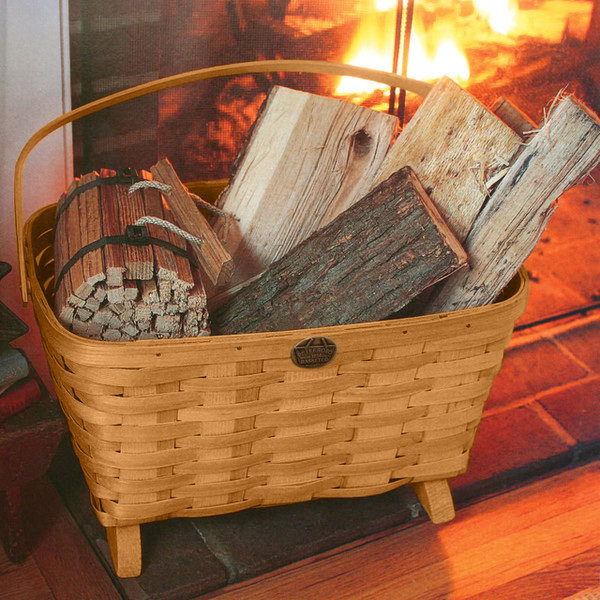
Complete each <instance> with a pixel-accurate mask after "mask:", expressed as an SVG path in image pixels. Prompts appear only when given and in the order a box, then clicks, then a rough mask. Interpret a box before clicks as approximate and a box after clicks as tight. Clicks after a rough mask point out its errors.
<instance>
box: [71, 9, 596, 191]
mask: <svg viewBox="0 0 600 600" xmlns="http://www.w3.org/2000/svg"><path fill="white" fill-rule="evenodd" d="M413 5H414V11H412V10H410V9H411V8H412V6H413ZM597 5H598V3H597V2H596V6H595V7H594V2H593V0H519V1H517V0H458V1H457V0H435V1H432V0H416V1H414V2H406V0H405V1H404V2H402V0H220V1H218V2H206V1H200V0H186V1H184V2H165V1H164V0H146V1H144V2H135V3H134V2H128V3H116V2H114V1H113V2H106V1H100V0H86V1H85V2H84V1H82V0H71V2H70V9H71V30H72V43H71V54H72V87H73V98H72V100H73V106H78V105H81V104H83V103H86V102H89V101H91V100H94V99H96V98H98V97H101V96H103V95H106V94H108V93H111V92H114V91H116V90H118V89H122V88H124V87H128V86H130V85H134V84H137V83H141V82H143V81H147V80H150V79H154V78H157V77H163V76H167V75H170V74H173V73H177V72H181V71H186V70H192V69H196V68H200V67H206V66H212V65H216V64H225V63H231V62H241V61H248V60H260V59H274V58H304V59H319V60H329V61H337V62H346V63H350V64H356V65H361V66H368V67H372V68H377V69H381V70H385V71H390V70H392V68H393V64H394V58H395V55H396V57H397V58H400V60H399V61H396V62H397V63H398V70H400V69H401V67H402V60H401V58H402V54H403V50H404V49H405V47H406V45H405V43H404V40H403V39H402V40H401V39H400V38H402V37H403V32H404V33H405V32H406V30H407V27H406V21H407V16H408V13H412V14H411V15H410V27H409V29H410V32H409V33H410V38H409V43H410V45H409V50H408V63H407V65H405V66H406V67H407V69H406V70H407V74H408V76H410V77H414V78H417V79H427V80H433V79H436V78H438V77H440V76H441V75H448V76H450V77H452V78H454V79H455V80H456V81H458V82H459V83H460V84H461V85H463V86H465V87H467V88H468V89H469V91H471V92H472V93H473V94H474V95H475V96H476V97H478V98H479V99H480V100H482V101H483V102H484V103H488V104H490V103H491V102H493V100H494V99H495V98H497V97H498V96H505V97H507V98H508V99H510V100H512V101H514V102H516V103H517V104H518V105H519V106H520V107H521V108H522V109H523V110H524V111H525V112H526V113H528V114H529V116H531V117H532V118H533V119H534V120H536V121H539V120H540V119H541V118H542V117H543V115H542V114H541V110H540V107H542V106H544V105H546V104H548V103H549V102H550V101H551V99H552V96H553V95H554V94H556V92H557V91H558V90H559V89H561V88H564V87H566V88H567V90H568V91H571V92H574V93H576V94H577V95H578V96H579V97H581V98H582V99H584V100H585V101H586V102H588V103H589V104H591V105H592V107H593V108H596V109H599V108H600V96H599V93H598V92H599V90H598V88H599V86H600V81H599V79H598V76H597V75H596V73H595V69H594V68H593V63H594V60H597V53H598V47H599V44H600V42H599V41H598V37H599V35H598V20H599V19H598V6H597ZM592 12H594V18H593V19H592ZM400 42H402V43H400ZM395 49H396V53H395ZM573 65H577V68H576V69H575V70H574V69H573ZM275 83H280V84H283V85H286V86H289V87H297V88H299V89H303V90H305V91H310V92H314V93H318V94H325V95H333V96H336V97H341V98H345V99H348V100H351V101H353V102H357V103H361V104H364V105H366V106H369V107H372V108H377V109H380V110H387V109H388V107H389V105H390V102H389V94H390V90H389V89H385V88H384V87H383V86H381V87H377V86H375V85H369V84H368V83H366V82H364V81H361V80H352V79H342V80H339V79H337V80H336V79H335V78H331V77H326V76H318V75H298V74H281V75H277V74H273V75H265V74H259V75H247V76H244V77H237V78H230V79H217V80H212V81H210V82H204V83H200V84H196V85H192V86H185V87H183V88H177V89H175V90H170V91H166V92H162V93H161V94H159V95H155V96H152V97H147V98H143V99H140V100H136V101H134V102H130V103H129V104H128V105H126V106H124V107H118V108H114V109H111V110H109V111H103V112H102V113H100V114H99V115H96V116H92V117H89V118H87V119H86V120H84V121H83V122H82V123H81V124H80V125H77V126H76V127H75V157H76V168H75V171H76V173H77V172H85V171H88V170H90V169H92V168H98V167H100V166H104V167H111V168H112V167H118V166H122V165H124V164H127V165H132V166H136V167H142V166H145V165H148V164H151V163H152V162H154V161H155V160H156V157H157V156H162V155H166V156H169V158H170V159H171V161H172V162H173V163H174V165H175V167H176V168H177V169H178V171H179V172H180V173H181V174H182V176H183V177H184V179H185V180H187V181H193V180H198V179H211V178H221V177H226V176H227V174H228V167H229V165H230V164H231V162H232V160H233V158H234V157H235V154H236V152H237V151H238V149H239V148H240V146H241V143H242V141H243V139H244V137H245V136H246V133H247V131H248V129H249V127H250V126H251V124H252V123H253V121H254V118H255V116H256V113H257V111H258V108H259V106H260V105H261V103H262V101H263V100H264V98H265V95H266V93H267V91H268V90H269V88H270V87H271V86H272V85H273V84H275ZM416 106H417V100H416V98H411V97H410V96H409V97H408V98H407V102H406V111H407V114H406V118H410V114H411V113H412V112H414V109H415V108H416Z"/></svg>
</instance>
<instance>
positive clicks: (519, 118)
mask: <svg viewBox="0 0 600 600" xmlns="http://www.w3.org/2000/svg"><path fill="white" fill-rule="evenodd" d="M492 112H493V113H494V114H495V115H496V116H497V117H498V118H499V119H502V121H504V123H506V124H507V125H508V126H509V127H510V128H511V129H512V130H513V131H514V132H516V133H518V134H519V135H520V136H521V138H523V139H525V138H527V137H529V135H531V133H532V132H535V130H536V129H537V125H536V124H535V123H534V122H533V120H532V119H531V118H530V117H528V116H527V115H526V114H525V113H524V112H523V111H522V110H521V109H520V108H519V107H518V106H515V105H514V104H513V103H512V102H511V101H510V100H507V99H506V98H502V97H500V98H498V99H497V100H496V101H495V102H494V104H493V105H492Z"/></svg>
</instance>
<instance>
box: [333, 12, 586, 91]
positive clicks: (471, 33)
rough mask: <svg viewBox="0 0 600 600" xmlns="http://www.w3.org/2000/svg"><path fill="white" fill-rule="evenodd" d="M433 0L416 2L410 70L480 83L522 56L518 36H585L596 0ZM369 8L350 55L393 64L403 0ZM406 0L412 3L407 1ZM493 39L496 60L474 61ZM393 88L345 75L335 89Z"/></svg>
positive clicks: (388, 67) (358, 60)
mask: <svg viewBox="0 0 600 600" xmlns="http://www.w3.org/2000/svg"><path fill="white" fill-rule="evenodd" d="M522 4H526V6H521V7H520V8H519V1H518V0H460V2H459V1H458V0H435V1H434V0H431V1H430V2H427V3H426V2H415V10H414V21H413V26H412V31H411V37H410V50H409V57H408V58H409V61H408V71H407V73H408V76H409V77H412V78H414V79H422V80H428V81H432V80H435V79H439V78H440V77H441V76H443V75H446V76H448V77H450V78H452V79H454V80H455V81H457V82H458V83H460V84H461V85H465V84H467V83H470V84H474V83H477V82H480V81H482V80H484V79H486V78H489V77H491V76H493V74H494V73H495V72H496V71H497V70H498V69H499V68H506V67H507V66H510V65H512V64H513V62H514V61H515V56H516V55H515V52H514V51H513V50H512V49H513V48H515V47H516V42H517V40H518V39H519V38H520V37H522V36H526V37H527V38H529V39H531V38H539V39H541V40H545V41H547V42H550V43H558V42H560V40H561V38H562V36H563V35H564V33H565V31H566V30H567V29H568V33H569V36H575V37H578V38H579V39H584V38H585V36H586V32H587V27H588V24H589V21H590V14H591V8H592V5H593V3H592V2H586V1H584V0H581V1H579V2H577V1H574V0H535V2H528V3H522ZM362 5H363V6H365V5H369V7H370V10H368V11H367V12H366V14H365V15H364V16H363V17H362V18H361V20H360V26H359V28H358V30H357V32H356V35H355V38H354V39H353V40H352V44H351V47H350V48H349V50H348V53H347V55H346V56H345V57H344V62H346V63H349V64H351V65H355V66H361V67H370V68H373V69H379V70H381V71H392V69H393V64H392V59H393V49H394V39H395V35H396V8H397V1H396V0H362ZM405 6H406V4H405ZM489 42H492V43H494V44H495V45H496V47H497V48H498V52H497V56H496V57H495V58H494V59H493V60H490V61H485V60H481V61H479V62H478V63H476V64H473V65H471V67H472V68H471V69H470V68H469V67H470V65H469V63H468V60H467V53H468V55H469V56H478V55H480V54H481V48H483V47H485V46H486V45H487V44H488V43H489ZM375 90H382V92H381V95H382V96H384V95H385V94H386V92H387V90H388V88H387V87H386V86H384V85H380V84H376V83H371V82H366V81H364V80H362V79H355V78H349V77H343V78H342V79H341V80H340V83H339V86H338V88H337V90H336V94H337V95H340V96H343V95H347V96H355V97H357V98H360V99H361V101H362V100H363V99H364V97H365V96H367V95H371V94H373V92H374V91H375Z"/></svg>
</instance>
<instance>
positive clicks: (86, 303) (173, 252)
mask: <svg viewBox="0 0 600 600" xmlns="http://www.w3.org/2000/svg"><path fill="white" fill-rule="evenodd" d="M167 199H168V201H167ZM140 219H142V221H140ZM156 219H158V220H159V221H156ZM182 222H183V223H185V228H186V232H187V233H188V234H191V235H189V236H188V238H189V239H191V240H192V241H191V242H189V243H186V240H185V239H184V238H182V237H181V236H180V235H179V229H178V228H177V227H176V226H175V227H173V226H172V225H175V224H176V223H182ZM169 226H171V227H170V229H168V228H165V227H169ZM54 249H55V274H56V277H55V282H56V283H55V312H56V314H57V316H58V318H59V320H60V322H61V323H62V324H63V325H64V326H65V327H67V328H69V329H70V330H72V331H73V332H75V333H77V334H79V335H82V336H85V337H90V338H98V339H103V340H132V339H153V338H166V337H182V336H186V337H188V336H196V335H207V334H208V333H209V331H210V330H209V325H208V313H207V310H206V292H205V289H204V285H203V282H202V278H201V276H200V274H199V272H198V269H197V268H196V264H200V265H201V266H202V267H203V272H204V273H206V274H207V277H209V279H210V278H212V281H213V283H215V284H216V283H218V282H220V281H223V280H226V279H227V278H228V276H229V274H230V272H231V258H230V257H229V255H228V254H227V253H226V252H225V251H224V250H223V248H222V246H221V244H220V243H219V242H218V240H217V239H216V236H215V235H214V233H213V231H212V229H211V228H210V226H209V225H208V223H207V222H206V220H205V219H204V217H202V215H201V213H200V212H199V211H198V209H197V208H196V204H195V203H194V201H193V200H192V198H190V196H189V194H188V192H187V190H186V189H185V187H184V186H183V185H182V183H181V182H180V181H179V178H178V177H177V175H176V173H175V171H174V170H173V168H172V166H171V164H170V163H169V162H168V161H167V160H162V161H160V162H159V163H158V164H156V165H155V166H154V167H152V168H151V171H150V172H144V171H142V172H139V173H137V172H132V171H121V172H116V171H112V170H108V169H102V170H100V172H93V173H89V174H86V175H84V176H82V177H81V178H78V179H76V180H74V181H73V183H72V184H71V186H70V188H69V189H68V190H67V192H66V193H65V194H63V195H62V197H61V198H60V200H59V202H58V206H57V216H56V226H55V244H54Z"/></svg>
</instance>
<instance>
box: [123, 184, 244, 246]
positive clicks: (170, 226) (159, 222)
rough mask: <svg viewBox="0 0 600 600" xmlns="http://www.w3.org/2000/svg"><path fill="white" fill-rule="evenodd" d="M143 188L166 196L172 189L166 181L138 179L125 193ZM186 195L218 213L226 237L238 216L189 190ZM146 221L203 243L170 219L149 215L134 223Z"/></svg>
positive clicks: (199, 204)
mask: <svg viewBox="0 0 600 600" xmlns="http://www.w3.org/2000/svg"><path fill="white" fill-rule="evenodd" d="M144 188H153V189H156V190H159V191H160V192H161V193H163V194H165V195H166V196H168V195H169V194H170V193H171V191H172V190H173V188H172V186H170V185H169V184H168V183H162V182H161V181H156V180H154V179H144V180H142V181H138V182H136V183H134V184H133V185H132V186H131V187H130V188H129V189H128V190H127V193H128V194H133V193H134V192H136V191H137V190H140V189H144ZM188 195H189V196H190V198H192V200H194V202H195V203H196V205H197V206H198V207H200V208H205V209H206V210H208V211H209V212H211V213H213V214H215V215H218V216H219V217H223V218H224V219H225V231H224V238H225V239H227V237H228V232H229V226H230V222H231V221H232V220H233V221H239V219H238V217H236V216H235V215H233V214H231V213H229V212H227V211H225V210H221V209H220V208H217V207H216V206H213V205H212V204H210V202H206V200H203V199H202V198H200V196H197V195H196V194H192V193H191V192H189V191H188ZM146 223H148V224H150V225H158V226H159V227H164V228H165V229H168V230H169V231H172V232H173V233H175V234H176V235H179V236H181V237H182V238H184V239H186V240H188V241H189V242H192V243H194V244H198V245H200V244H202V243H204V240H203V239H202V238H199V237H196V236H195V235H192V234H191V233H188V232H187V231H184V230H183V229H181V228H179V227H177V226H176V225H174V224H173V223H171V222H170V221H165V220H164V219H159V218H158V217H150V216H146V217H140V218H139V219H138V220H137V221H136V223H135V224H136V225H145V224H146Z"/></svg>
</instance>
